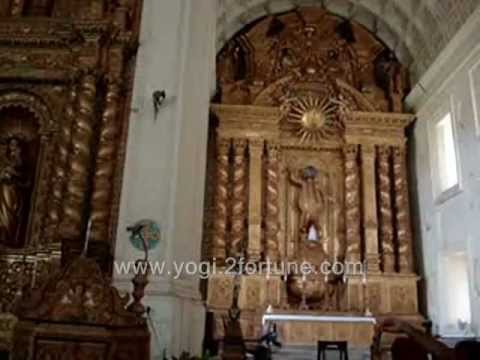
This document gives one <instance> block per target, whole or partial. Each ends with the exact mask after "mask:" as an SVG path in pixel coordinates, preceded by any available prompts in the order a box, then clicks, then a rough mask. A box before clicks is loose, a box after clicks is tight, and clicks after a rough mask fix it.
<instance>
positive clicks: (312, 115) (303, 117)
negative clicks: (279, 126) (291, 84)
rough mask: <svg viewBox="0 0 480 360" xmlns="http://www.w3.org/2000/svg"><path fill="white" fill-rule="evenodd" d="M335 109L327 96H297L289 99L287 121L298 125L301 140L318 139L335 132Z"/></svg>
mask: <svg viewBox="0 0 480 360" xmlns="http://www.w3.org/2000/svg"><path fill="white" fill-rule="evenodd" d="M336 110H337V107H336V105H335V104H334V103H332V102H331V101H330V100H329V98H328V97H327V96H325V97H319V96H315V95H314V94H308V95H305V96H299V97H296V98H294V99H292V100H290V101H289V113H288V121H289V122H291V123H294V124H296V125H297V126H298V135H299V136H300V139H301V141H302V142H305V141H318V140H320V139H324V138H328V137H330V136H332V135H334V134H335V133H336V130H337V127H338V126H337V124H336V122H337V118H336V115H335V113H336Z"/></svg>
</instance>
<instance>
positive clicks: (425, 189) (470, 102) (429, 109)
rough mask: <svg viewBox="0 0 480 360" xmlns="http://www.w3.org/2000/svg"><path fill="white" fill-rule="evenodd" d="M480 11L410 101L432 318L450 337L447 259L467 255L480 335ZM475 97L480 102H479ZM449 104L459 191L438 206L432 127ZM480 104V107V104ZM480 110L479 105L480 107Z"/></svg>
mask: <svg viewBox="0 0 480 360" xmlns="http://www.w3.org/2000/svg"><path fill="white" fill-rule="evenodd" d="M479 19H480V16H479V12H478V11H477V12H476V13H474V14H473V15H472V17H471V18H470V19H469V22H467V24H466V25H465V26H464V28H463V29H462V30H461V31H460V32H459V33H458V34H457V36H456V37H455V38H454V40H453V41H452V42H451V43H450V44H449V46H447V49H446V50H445V51H444V52H443V53H442V55H441V56H440V58H439V59H438V60H437V62H436V63H435V64H434V66H433V67H432V68H431V69H430V70H429V71H428V73H427V74H426V76H425V77H424V79H423V84H422V80H421V81H420V85H419V86H417V88H416V89H414V91H413V92H412V94H411V95H410V96H409V98H408V99H407V103H408V104H410V105H411V106H412V108H413V110H414V111H415V112H416V113H417V121H416V124H415V128H414V141H413V150H414V158H415V164H414V172H415V182H416V184H417V189H415V191H416V192H417V197H418V205H417V206H418V209H419V216H420V219H418V220H419V221H418V223H419V225H420V228H419V229H418V230H419V234H420V236H421V239H417V241H418V240H420V241H421V247H422V251H423V265H424V276H425V279H426V286H427V305H428V315H429V317H430V318H431V319H432V320H433V321H434V324H435V325H437V329H438V330H439V331H440V333H443V334H445V333H446V326H445V325H446V324H445V323H444V321H443V319H445V316H446V314H445V309H446V307H445V304H446V302H447V301H446V300H447V299H448V298H449V297H450V296H451V295H452V294H451V289H449V288H448V286H447V284H446V281H445V279H446V276H445V271H446V269H445V268H444V267H443V266H442V262H441V257H442V255H446V254H451V253H456V252H463V253H466V254H467V258H468V271H469V283H470V291H469V297H470V302H471V312H472V319H473V326H472V327H473V331H474V333H475V334H476V336H479V334H480V293H479V292H478V291H477V290H476V289H478V288H479V286H480V279H479V278H478V277H479V276H480V272H479V271H475V269H474V264H475V262H476V261H477V262H480V136H479V130H480V129H479V128H478V124H477V121H478V120H480V119H476V115H475V111H474V106H475V105H474V104H475V103H476V101H479V100H480V67H479V68H478V69H479V70H478V73H477V77H478V89H477V92H476V96H474V94H473V93H472V91H471V90H472V89H471V86H470V85H471V84H470V73H471V69H472V68H474V67H475V66H477V65H479V64H480V45H478V44H479V43H480V35H479V32H478V23H479ZM475 97H476V99H475ZM444 106H447V107H449V108H450V111H451V113H452V114H453V117H454V136H455V143H456V150H457V160H458V162H459V170H460V191H459V192H458V193H457V194H456V195H455V196H453V197H451V198H450V199H448V200H447V201H445V202H443V203H437V202H436V201H435V200H436V197H435V194H434V193H433V189H434V182H435V181H437V179H436V178H435V175H434V171H433V162H432V156H431V155H432V154H431V151H432V147H431V145H430V144H431V142H432V136H433V132H432V128H433V127H432V123H433V122H434V121H435V114H437V113H438V109H440V108H442V107H444ZM477 106H480V103H477ZM479 109H480V107H479Z"/></svg>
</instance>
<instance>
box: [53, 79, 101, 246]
mask: <svg viewBox="0 0 480 360" xmlns="http://www.w3.org/2000/svg"><path fill="white" fill-rule="evenodd" d="M96 87H97V77H96V76H95V75H94V74H93V73H91V72H89V71H87V72H85V73H84V74H83V75H82V77H81V79H80V83H79V89H78V108H77V115H76V118H75V124H74V127H73V130H72V146H73V153H72V156H71V157H70V159H69V168H68V176H69V179H68V182H67V185H66V191H65V200H64V202H63V204H62V207H63V211H62V213H63V218H62V221H61V224H60V232H61V236H62V237H63V238H65V239H74V240H75V241H78V239H79V238H80V237H81V232H82V225H83V222H82V221H83V218H82V216H83V210H84V206H85V203H84V202H85V192H86V191H87V189H88V174H89V168H90V162H91V155H92V139H93V126H94V124H95V95H96ZM79 245H80V246H81V244H79Z"/></svg>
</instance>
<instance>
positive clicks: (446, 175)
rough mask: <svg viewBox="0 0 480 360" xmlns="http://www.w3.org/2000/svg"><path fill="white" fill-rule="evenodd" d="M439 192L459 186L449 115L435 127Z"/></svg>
mask: <svg viewBox="0 0 480 360" xmlns="http://www.w3.org/2000/svg"><path fill="white" fill-rule="evenodd" d="M435 137H436V141H435V142H436V157H437V161H436V162H437V169H438V174H437V175H438V188H439V189H438V190H439V193H444V192H445V191H447V190H450V189H452V188H454V187H455V186H456V185H457V184H458V171H457V155H456V150H455V139H454V134H453V123H452V116H451V114H450V113H447V114H446V115H445V116H444V117H443V118H441V119H440V121H438V122H437V123H436V125H435Z"/></svg>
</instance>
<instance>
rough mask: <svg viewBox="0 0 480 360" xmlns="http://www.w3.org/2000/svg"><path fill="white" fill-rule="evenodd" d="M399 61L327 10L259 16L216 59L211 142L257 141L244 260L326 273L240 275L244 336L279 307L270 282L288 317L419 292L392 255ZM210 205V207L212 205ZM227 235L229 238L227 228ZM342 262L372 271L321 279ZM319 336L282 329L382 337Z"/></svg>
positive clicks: (378, 306)
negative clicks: (396, 290) (399, 291)
mask: <svg viewBox="0 0 480 360" xmlns="http://www.w3.org/2000/svg"><path fill="white" fill-rule="evenodd" d="M279 23H281V26H278V24H279ZM346 33H348V34H346ZM385 54H386V55H388V56H386V57H384V55H385ZM390 55H391V53H389V52H388V50H386V49H385V48H384V46H383V45H382V44H381V43H380V42H378V41H377V40H376V39H374V38H373V37H372V36H371V35H370V34H368V33H367V32H366V31H365V30H364V29H361V28H360V27H359V26H357V25H355V24H352V23H350V22H344V21H343V20H340V19H338V18H335V17H334V16H332V15H329V14H327V13H326V12H325V11H323V10H321V9H318V8H305V9H298V10H297V11H295V12H291V13H285V14H282V15H277V16H276V17H267V18H265V19H262V20H260V21H259V22H258V23H256V24H255V26H252V27H248V29H246V30H245V31H244V32H241V33H239V34H238V35H237V36H235V38H234V39H232V41H231V42H230V43H229V44H227V46H226V47H225V48H224V50H222V52H221V53H220V54H219V56H218V58H217V71H218V80H219V90H220V91H219V96H218V97H217V98H218V100H219V102H220V103H219V104H212V112H213V113H214V114H215V119H216V121H215V122H214V123H212V124H214V130H215V134H216V136H217V137H219V138H225V139H247V141H248V144H249V145H248V162H249V173H248V179H249V181H248V201H249V206H248V210H247V211H248V226H249V231H248V238H247V241H248V246H247V255H248V256H249V257H250V259H252V260H254V261H256V260H258V259H259V256H260V253H262V254H264V255H265V257H266V258H270V259H271V260H277V261H278V260H285V261H290V262H294V263H297V264H299V263H302V261H308V262H309V263H310V264H311V265H312V266H313V268H314V270H315V271H317V274H312V275H310V276H305V277H303V276H302V274H298V273H296V274H293V273H289V274H282V276H280V275H279V274H273V275H272V274H268V275H267V274H265V272H266V270H265V269H262V270H261V271H260V270H259V271H257V272H255V274H253V276H252V275H251V274H249V276H247V275H239V277H240V278H241V282H240V294H242V296H243V298H242V299H243V300H242V301H243V302H242V306H244V307H245V308H244V309H243V312H242V315H241V319H240V323H242V324H244V326H243V327H244V328H245V329H253V328H254V326H255V324H254V323H253V321H254V314H255V312H263V311H264V307H265V306H267V305H268V304H266V303H264V300H265V299H266V301H267V302H270V301H272V300H271V295H270V292H277V290H268V291H267V295H266V296H265V298H264V297H263V295H262V291H263V287H265V288H267V289H269V287H270V282H271V281H272V282H273V283H275V284H277V283H278V281H279V280H280V278H282V280H286V281H285V282H282V283H281V286H280V288H279V291H280V292H281V293H280V294H279V295H278V296H279V300H278V301H279V304H278V305H277V306H281V307H282V308H286V309H288V311H289V312H290V313H291V312H298V313H301V312H303V311H304V309H306V308H310V309H312V310H313V312H315V311H319V310H321V311H322V312H333V311H335V312H337V313H338V312H340V313H341V312H342V311H348V313H352V312H353V313H357V314H361V313H364V312H365V311H366V308H367V305H368V307H370V310H372V311H374V312H375V313H378V314H388V313H396V311H397V310H398V309H400V308H401V306H400V305H399V304H398V303H396V302H395V301H393V299H391V297H390V295H391V294H392V291H391V288H392V286H404V287H408V286H415V284H416V282H417V280H418V279H417V278H416V277H415V276H414V275H413V274H411V275H407V274H398V272H396V271H395V270H396V269H395V266H394V264H395V259H394V257H393V254H394V253H395V251H396V249H395V247H394V246H393V244H395V245H396V242H395V240H396V238H397V237H398V234H397V230H398V228H397V226H396V224H397V222H396V220H395V223H394V219H393V218H395V216H397V209H396V205H395V206H393V204H396V202H395V201H397V200H398V201H399V200H400V199H397V198H396V197H395V198H393V196H397V195H396V192H395V191H394V190H395V186H394V183H393V175H394V172H393V160H392V158H391V154H390V151H391V148H392V147H403V146H404V145H405V128H406V127H407V126H408V125H409V124H410V123H411V122H412V121H413V116H412V115H409V114H401V113H388V111H391V110H394V111H398V110H399V109H400V105H401V104H400V101H399V100H400V98H401V96H403V95H402V92H403V91H404V90H405V89H404V87H405V86H404V85H405V84H406V83H405V82H402V81H403V79H401V78H400V77H399V74H400V73H401V72H402V71H403V68H402V67H401V66H398V63H395V59H393V58H391V56H390ZM384 81H385V82H384ZM385 84H386V85H387V86H384V85H385ZM212 133H214V132H213V131H212ZM212 139H215V137H212ZM264 144H266V151H264ZM277 153H278V154H277ZM209 160H210V164H211V165H210V166H209V168H208V169H213V168H214V166H213V165H216V166H217V171H218V169H219V168H225V169H228V167H227V161H228V158H227V159H225V162H224V164H223V165H222V163H221V159H219V158H218V157H217V158H214V157H213V156H210V159H209ZM237 168H239V166H238V165H237ZM207 171H208V170H207ZM225 171H227V170H225ZM227 172H228V171H227ZM212 174H213V171H212ZM219 178H221V179H223V180H222V181H223V182H221V184H222V187H223V188H224V189H225V193H226V194H228V192H227V189H229V188H230V187H232V188H235V187H236V186H237V187H238V183H239V180H238V179H239V174H238V173H237V174H235V170H234V169H232V173H231V177H230V178H228V176H227V175H226V174H224V176H223V177H221V176H219V175H218V174H217V179H219ZM217 181H218V180H217ZM238 189H241V190H242V191H243V187H238ZM217 190H218V188H217ZM237 191H238V190H237ZM233 194H235V190H234V191H233V193H232V195H233ZM237 194H238V192H237ZM402 194H403V195H406V193H402ZM207 196H208V194H207ZM236 198H238V196H232V197H231V198H229V197H228V195H225V196H223V197H222V198H221V206H223V207H224V208H229V206H236V205H235V201H237V200H235V199H236ZM213 199H214V200H209V201H207V204H208V203H215V198H213ZM403 199H404V198H402V201H403ZM398 201H397V202H398ZM223 202H226V205H225V204H224V203H223ZM237 202H238V201H237ZM216 206H217V207H218V206H219V203H218V202H217V203H216ZM400 206H404V203H402V205H400ZM225 211H226V210H225ZM225 211H224V212H220V216H219V217H218V216H217V214H213V215H209V212H206V216H212V219H211V220H210V221H211V222H220V223H222V222H223V221H224V220H223V219H224V218H225V217H228V214H227V215H225ZM402 211H403V209H402ZM233 213H235V215H233ZM237 214H238V212H232V219H231V220H232V225H233V224H234V223H235V224H236V225H234V226H235V227H238V226H239V225H240V221H239V220H235V219H234V216H238V215H237ZM399 214H400V216H401V217H402V216H403V218H402V219H405V216H404V215H403V214H404V213H403V212H400V213H399ZM409 221H410V219H408V220H406V221H405V223H408V224H409ZM207 222H208V219H207ZM227 223H228V222H227ZM220 228H221V229H223V232H222V239H224V236H225V235H224V231H225V230H224V229H225V225H223V226H221V227H220ZM400 228H402V226H401V227H400ZM402 229H403V228H402ZM205 236H206V241H207V237H208V234H206V235H205ZM234 238H237V237H236V236H234ZM402 251H404V250H402ZM362 252H363V253H362ZM336 260H337V261H349V262H353V263H355V262H360V261H362V260H367V261H368V270H369V271H368V274H367V275H366V277H365V278H363V276H362V275H361V274H356V275H352V274H349V276H347V279H345V282H343V281H342V277H341V276H334V275H332V274H329V275H328V276H324V274H318V271H321V266H322V264H324V261H329V262H333V261H336ZM380 260H383V267H382V269H383V270H385V271H383V272H381V271H380V269H381V268H380ZM349 265H350V264H349ZM357 265H360V266H362V265H361V264H357ZM349 270H350V271H352V272H358V268H357V269H356V270H352V269H349ZM270 276H272V277H270ZM262 278H263V280H262ZM218 281H219V280H218V279H215V280H214V281H211V280H209V288H208V294H207V298H208V299H209V301H211V302H212V304H213V303H215V301H214V298H215V297H216V296H217V294H216V293H215V291H216V285H215V284H216V283H217V282H218ZM211 285H212V286H211ZM225 289H226V287H225ZM235 289H236V287H229V288H228V290H225V291H227V292H228V291H230V292H231V293H228V296H229V298H230V296H233V293H234V292H235ZM212 291H213V293H212ZM222 296H225V297H226V295H222ZM405 296H408V298H409V300H408V303H411V304H414V306H413V307H411V306H410V305H409V308H411V313H410V314H409V316H410V315H412V316H414V315H415V314H416V312H417V311H418V309H417V307H416V305H415V304H416V297H417V294H416V292H415V291H412V292H408V294H407V293H406V295H405ZM399 301H401V300H399ZM403 303H404V304H405V303H407V301H404V302H403ZM212 304H210V303H208V306H209V308H211V309H213V311H214V312H215V313H217V315H218V316H221V312H222V311H223V312H225V311H227V309H228V308H229V307H230V306H231V303H227V302H225V303H223V304H218V303H216V304H215V306H212ZM274 307H275V305H274ZM312 310H311V311H312ZM275 311H276V312H277V311H278V309H275ZM321 328H322V326H318V327H317V326H316V325H315V326H313V325H312V324H309V323H302V324H301V326H295V324H294V323H293V322H292V323H288V324H285V326H283V328H282V329H283V330H281V331H285V332H288V331H292V329H294V330H293V331H294V332H295V334H293V333H285V332H284V333H282V336H283V337H284V338H286V339H288V341H287V343H291V341H293V342H295V341H298V342H302V341H303V342H305V341H309V339H312V341H313V340H318V339H319V336H320V337H321V336H325V337H326V338H327V337H328V338H332V337H333V338H334V340H338V337H339V336H346V337H348V340H349V341H352V342H354V343H362V344H369V343H370V341H371V339H370V338H369V336H370V335H371V334H370V332H371V331H372V330H373V329H372V328H371V327H369V328H368V331H363V332H362V334H357V332H358V328H356V327H355V326H350V325H349V326H348V328H347V327H346V326H344V327H342V326H339V327H338V329H337V326H336V324H324V329H321ZM337 330H338V331H337ZM327 333H328V334H329V335H328V336H327V335H326V334H327ZM219 336H220V337H221V336H222V335H221V334H219ZM313 338H314V339H313Z"/></svg>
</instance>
